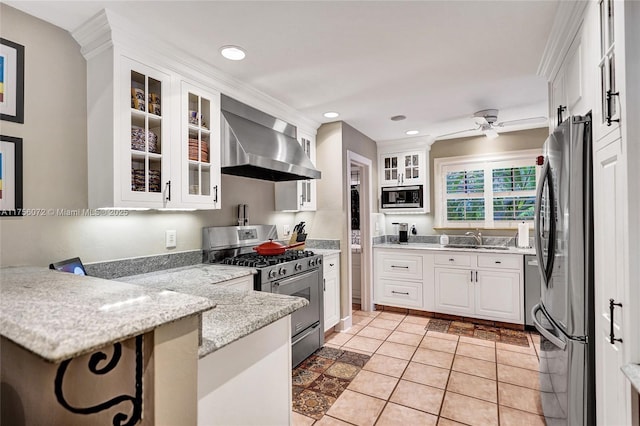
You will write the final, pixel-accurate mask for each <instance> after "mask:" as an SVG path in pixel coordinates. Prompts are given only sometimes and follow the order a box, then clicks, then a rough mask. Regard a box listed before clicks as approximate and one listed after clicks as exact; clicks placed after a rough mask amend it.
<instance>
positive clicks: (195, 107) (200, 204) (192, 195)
mask: <svg viewBox="0 0 640 426" xmlns="http://www.w3.org/2000/svg"><path fill="white" fill-rule="evenodd" d="M181 90H182V108H181V114H182V129H181V135H180V150H181V155H180V158H181V161H180V163H181V171H180V173H181V177H182V188H181V201H182V204H183V205H185V206H187V205H189V206H193V207H194V208H206V209H219V208H220V207H221V203H220V197H221V188H220V154H219V153H220V94H219V93H213V92H209V91H206V90H204V89H200V88H198V87H196V86H194V85H192V84H189V83H187V82H184V81H183V82H182V87H181Z"/></svg>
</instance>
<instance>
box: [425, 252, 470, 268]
mask: <svg viewBox="0 0 640 426" xmlns="http://www.w3.org/2000/svg"><path fill="white" fill-rule="evenodd" d="M434 263H435V264H436V265H447V266H470V265H471V256H470V255H468V254H459V253H451V254H436V257H435V260H434Z"/></svg>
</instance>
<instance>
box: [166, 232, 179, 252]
mask: <svg viewBox="0 0 640 426" xmlns="http://www.w3.org/2000/svg"><path fill="white" fill-rule="evenodd" d="M176 241H177V233H176V230H175V229H171V230H167V231H165V233H164V245H165V247H166V248H176V245H177V242H176Z"/></svg>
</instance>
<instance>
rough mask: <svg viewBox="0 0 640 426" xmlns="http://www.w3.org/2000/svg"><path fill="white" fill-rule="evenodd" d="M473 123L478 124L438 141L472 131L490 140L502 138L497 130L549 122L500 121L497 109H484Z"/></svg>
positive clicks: (530, 120) (542, 119) (536, 118)
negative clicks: (480, 133)
mask: <svg viewBox="0 0 640 426" xmlns="http://www.w3.org/2000/svg"><path fill="white" fill-rule="evenodd" d="M472 118H473V121H474V122H475V124H476V127H473V128H471V129H465V130H458V131H456V132H451V133H445V134H443V135H438V136H437V137H436V139H442V138H445V137H448V136H453V135H457V134H459V133H467V132H472V131H478V130H480V131H481V132H482V133H484V135H485V136H486V137H487V138H489V139H494V138H497V137H498V136H500V135H499V134H498V132H497V130H496V129H501V128H504V127H509V126H515V125H519V124H520V125H522V124H526V123H531V124H534V123H539V124H545V123H546V122H547V118H546V117H542V116H540V117H531V118H521V119H518V120H509V121H500V122H499V121H498V110H497V109H483V110H480V111H477V112H475V113H474V114H473V116H472Z"/></svg>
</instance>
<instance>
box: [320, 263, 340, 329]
mask: <svg viewBox="0 0 640 426" xmlns="http://www.w3.org/2000/svg"><path fill="white" fill-rule="evenodd" d="M323 265H324V266H323V271H324V272H323V274H324V277H323V279H324V331H327V330H329V329H331V328H333V327H334V326H335V325H336V324H338V322H339V321H340V254H339V253H335V254H330V255H327V256H324V259H323Z"/></svg>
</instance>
